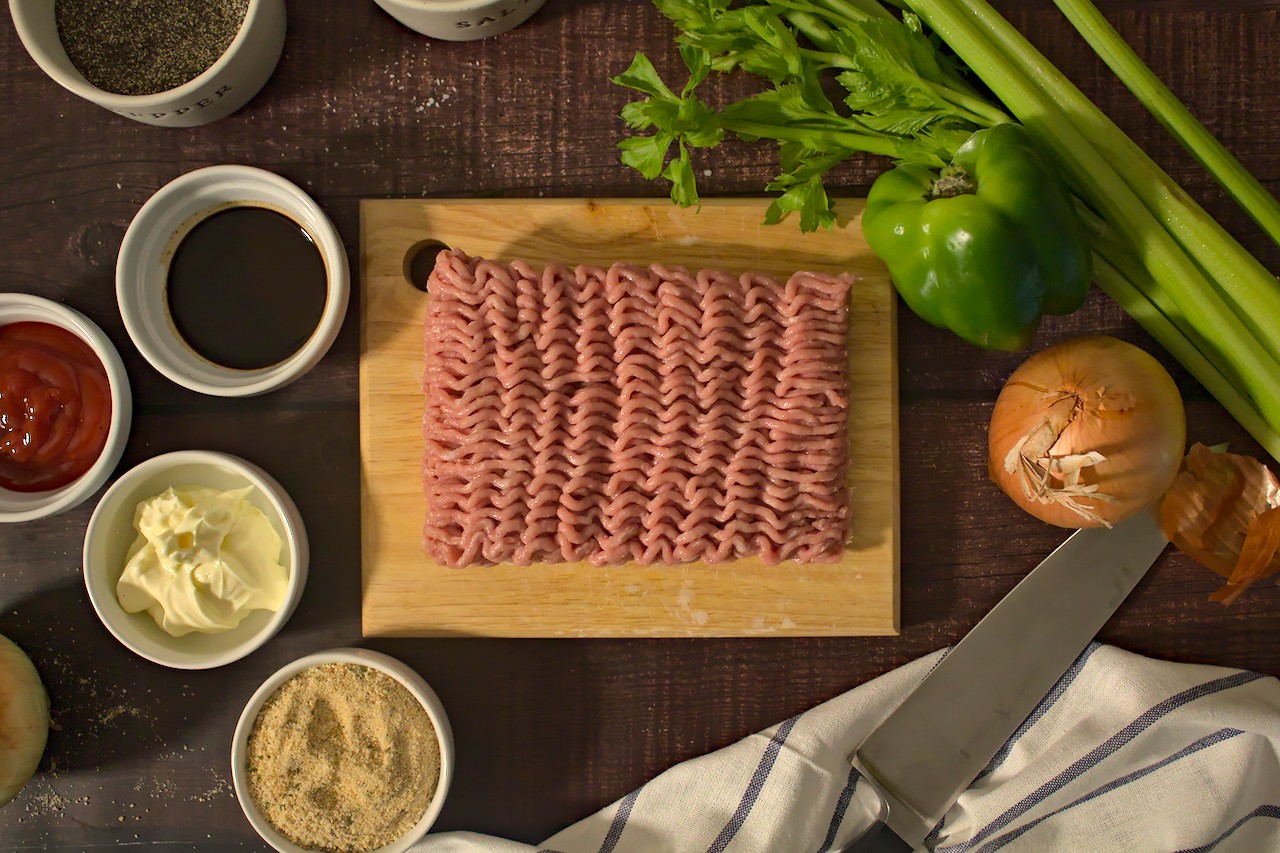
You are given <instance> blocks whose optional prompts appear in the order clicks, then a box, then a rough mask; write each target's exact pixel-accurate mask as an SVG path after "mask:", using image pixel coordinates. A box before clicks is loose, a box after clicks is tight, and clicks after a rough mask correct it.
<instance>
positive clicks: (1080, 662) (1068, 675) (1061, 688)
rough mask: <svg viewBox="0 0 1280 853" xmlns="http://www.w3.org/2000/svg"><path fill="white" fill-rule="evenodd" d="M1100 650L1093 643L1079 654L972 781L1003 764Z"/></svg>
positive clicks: (1099, 646) (1097, 645)
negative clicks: (1017, 744)
mask: <svg viewBox="0 0 1280 853" xmlns="http://www.w3.org/2000/svg"><path fill="white" fill-rule="evenodd" d="M1100 648H1102V644H1101V643H1097V642H1094V643H1090V644H1089V645H1088V646H1087V647H1086V648H1085V650H1084V651H1083V652H1081V653H1080V657H1078V658H1076V660H1075V663H1073V664H1071V668H1070V669H1068V670H1067V671H1066V672H1064V673H1063V674H1062V678H1059V679H1058V683H1057V684H1055V685H1053V689H1052V690H1050V691H1049V693H1048V695H1046V696H1045V697H1044V698H1043V699H1041V700H1040V704H1039V705H1037V706H1036V709H1035V710H1034V711H1032V712H1031V715H1030V716H1029V717H1027V718H1026V719H1025V720H1023V721H1022V723H1021V724H1020V725H1019V726H1018V728H1017V729H1015V730H1014V732H1013V734H1012V735H1011V736H1010V738H1009V740H1007V741H1005V744H1004V746H1002V747H1000V751H999V752H997V753H996V754H995V755H994V756H992V758H991V761H989V762H988V763H987V766H986V767H985V768H983V770H982V772H981V773H979V774H978V777H977V779H974V780H973V781H975V782H976V781H978V779H984V778H986V777H987V776H989V775H991V773H992V772H993V771H995V770H997V769H999V767H1000V765H1002V764H1004V762H1005V759H1007V758H1008V757H1009V753H1010V752H1012V751H1013V745H1014V744H1016V743H1017V742H1018V741H1019V740H1021V738H1022V736H1023V735H1025V734H1026V733H1027V732H1028V731H1030V730H1031V727H1032V726H1034V725H1035V724H1036V723H1037V722H1039V720H1040V718H1041V717H1043V716H1044V715H1045V714H1047V713H1048V712H1049V709H1050V708H1052V707H1053V706H1054V704H1055V703H1056V702H1057V701H1058V700H1059V699H1061V698H1062V694H1063V693H1066V692H1067V688H1068V687H1070V686H1071V682H1073V681H1075V680H1076V676H1077V675H1079V674H1080V671H1081V670H1083V669H1084V665H1085V664H1086V663H1088V662H1089V658H1090V657H1091V656H1092V655H1093V653H1094V652H1095V651H1097V650H1098V649H1100Z"/></svg>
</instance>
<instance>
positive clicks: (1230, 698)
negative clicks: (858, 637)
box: [414, 643, 1280, 853]
mask: <svg viewBox="0 0 1280 853" xmlns="http://www.w3.org/2000/svg"><path fill="white" fill-rule="evenodd" d="M945 654H946V651H945V650H944V651H939V652H935V653H934V654H932V655H929V656H928V657H925V658H921V659H920V660H917V661H915V662H913V663H910V664H908V665H906V666H904V667H902V668H900V669H897V670H894V671H893V672H890V673H886V674H885V675H883V676H881V677H880V678H877V679H875V680H874V681H870V682H868V683H866V684H863V685H862V686H860V687H856V688H854V689H853V690H850V691H849V692H848V693H845V694H843V695H841V696H838V697H836V698H835V699H832V700H830V701H829V702H825V703H823V704H822V705H819V706H817V707H816V708H813V709H812V710H809V711H806V712H805V713H803V714H800V715H799V716H796V717H792V718H791V719H789V720H786V721H784V722H782V723H780V724H778V725H776V726H773V727H772V728H769V729H766V730H765V731H763V732H760V733H759V734H755V735H752V736H750V737H748V738H746V739H745V740H742V741H739V742H738V743H735V744H733V745H731V746H728V747H725V748H724V749H721V750H718V751H716V752H713V753H710V754H708V755H704V756H701V757H699V758H695V759H692V760H690V761H686V762H684V763H682V764H678V765H676V766H675V767H672V768H671V769H669V770H667V771H666V772H664V773H662V774H661V775H659V776H658V777H657V778H655V779H653V780H652V781H650V782H648V783H647V784H645V785H644V786H642V787H641V788H640V789H639V790H637V791H633V792H632V793H630V794H628V795H627V796H625V797H623V798H622V799H621V800H619V801H618V802H616V803H614V804H613V805H611V806H608V807H607V808H605V809H603V810H601V811H600V812H597V813H596V814H594V815H592V816H591V817H588V818H586V819H585V820H582V821H580V822H579V823H576V824H574V825H573V826H571V827H569V828H568V829H565V830H563V831H561V832H559V833H557V834H556V835H554V836H552V837H551V838H549V839H547V840H546V841H545V842H543V843H542V844H541V845H540V846H539V847H531V846H528V845H525V844H520V843H516V842H511V841H504V840H501V839H495V838H489V837H486V836H480V835H475V834H472V833H457V832H455V833H441V834H438V835H432V836H428V837H427V839H425V843H423V844H422V845H421V846H418V847H415V848H414V849H415V850H425V851H431V853H531V851H535V850H537V851H557V853H661V851H672V852H673V853H691V851H699V853H700V851H708V853H732V851H741V853H772V851H778V853H834V851H839V850H840V849H841V847H842V846H843V845H845V844H848V843H849V842H850V841H851V840H852V839H854V838H855V837H856V836H857V835H858V834H859V833H860V832H861V831H862V830H863V829H864V828H865V827H867V826H869V825H870V823H871V820H872V815H873V813H874V802H875V801H874V798H873V797H872V796H870V795H869V792H868V790H867V786H866V785H862V784H859V782H860V780H859V776H858V774H857V772H856V771H854V770H852V769H851V768H850V765H849V762H848V756H849V754H850V753H851V752H852V751H853V749H854V748H855V747H856V746H857V745H858V744H859V743H860V742H861V740H862V739H863V738H864V737H865V736H866V735H867V734H868V733H869V732H870V731H871V730H872V729H873V728H874V727H875V726H876V725H877V724H878V723H879V722H880V721H881V720H882V719H883V718H884V717H885V716H887V715H888V713H889V712H890V711H891V710H893V708H894V707H895V706H896V705H897V703H898V702H900V701H901V700H902V698H903V697H904V696H906V695H907V693H909V692H910V691H911V690H912V689H913V688H914V687H915V686H916V684H918V683H919V682H920V680H921V679H922V678H924V676H925V674H926V673H927V672H928V671H929V670H930V669H931V668H932V667H933V666H934V665H936V664H937V662H938V661H939V660H941V659H942V657H943V656H944V655H945ZM920 849H926V850H937V851H942V853H970V851H972V853H988V851H993V850H1004V851H1030V850H1037V851H1063V853H1074V851H1080V853H1108V851H1117V852H1119V851H1123V853H1144V851H1152V852H1153V853H1155V851H1159V853H1171V851H1181V853H1191V851H1196V852H1197V853H1199V851H1209V850H1215V851H1219V853H1228V851H1247V853H1260V851H1280V682H1277V681H1276V679H1274V678H1269V677H1264V676H1261V675H1258V674H1257V673H1252V672H1242V671H1240V670H1232V669H1222V668H1218V667H1210V666H1193V665H1190V664H1174V663H1166V662H1162V661H1156V660H1151V659H1150V658H1144V657H1141V656H1139V655H1134V654H1130V653H1129V652H1125V651H1122V650H1120V649H1117V648H1114V647H1112V646H1104V645H1099V644H1097V643H1095V644H1093V645H1091V646H1090V647H1089V648H1088V649H1087V650H1086V651H1085V652H1084V653H1083V654H1082V655H1081V656H1080V658H1079V659H1078V660H1077V661H1076V662H1075V664H1073V665H1072V667H1071V669H1070V670H1068V671H1067V673H1066V674H1065V675H1064V676H1063V677H1062V679H1061V680H1060V681H1059V682H1058V684H1057V686H1055V687H1054V688H1053V690H1052V691H1051V692H1050V693H1049V695H1048V696H1047V697H1046V698H1045V700H1044V701H1043V702H1042V703H1041V704H1040V706H1039V707H1038V708H1036V710H1035V712H1034V713H1032V714H1031V716H1030V717H1029V718H1028V719H1027V721H1026V722H1024V723H1023V724H1022V725H1021V726H1020V727H1019V728H1018V730H1017V731H1016V732H1015V733H1014V735H1013V737H1012V738H1010V739H1009V742H1008V743H1007V744H1006V745H1005V746H1004V748H1003V749H1002V750H1001V751H1000V752H999V754H997V755H996V756H995V758H994V759H992V761H991V763H990V765H989V766H988V767H987V768H986V770H984V771H983V772H982V775H981V776H979V777H978V779H977V780H976V781H975V782H974V783H973V785H972V786H971V787H970V788H969V790H968V791H966V792H965V793H964V794H963V795H962V796H961V797H960V800H959V801H958V802H957V803H956V804H955V806H954V807H953V808H952V809H951V811H950V812H948V813H947V815H946V817H945V819H944V820H943V821H942V822H941V823H940V824H939V825H938V826H937V827H936V828H935V830H934V832H933V834H932V835H930V837H929V838H928V839H927V840H926V841H925V844H924V846H923V847H922V848H920Z"/></svg>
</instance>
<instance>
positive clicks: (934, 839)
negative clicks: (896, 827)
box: [922, 815, 947, 850]
mask: <svg viewBox="0 0 1280 853" xmlns="http://www.w3.org/2000/svg"><path fill="white" fill-rule="evenodd" d="M946 823H947V816H946V815H943V816H942V820H940V821H938V822H937V823H935V824H934V825H933V829H931V830H929V834H928V835H926V836H925V837H924V841H923V842H922V843H923V844H924V846H925V847H927V848H929V849H930V850H932V849H933V848H934V846H935V845H936V844H937V843H938V839H939V838H940V837H941V836H942V827H943V826H945V825H946Z"/></svg>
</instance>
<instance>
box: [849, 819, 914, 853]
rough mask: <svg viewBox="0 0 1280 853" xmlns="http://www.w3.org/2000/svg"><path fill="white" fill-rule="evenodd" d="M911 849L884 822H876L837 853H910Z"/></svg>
mask: <svg viewBox="0 0 1280 853" xmlns="http://www.w3.org/2000/svg"><path fill="white" fill-rule="evenodd" d="M913 849H915V848H913V847H912V846H911V845H910V844H908V843H907V842H905V841H903V840H902V839H901V838H899V837H898V836H897V834H896V833H895V832H894V831H893V830H892V829H890V828H889V827H888V825H886V824H885V822H884V821H876V822H875V823H873V824H871V826H870V827H869V828H868V829H867V831H866V832H864V833H862V835H860V836H858V837H857V838H855V839H854V840H853V841H852V843H850V844H849V846H847V847H845V848H843V849H842V850H840V851H839V853H911V851H912V850H913Z"/></svg>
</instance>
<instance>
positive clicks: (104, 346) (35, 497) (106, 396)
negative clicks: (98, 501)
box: [0, 293, 133, 522]
mask: <svg viewBox="0 0 1280 853" xmlns="http://www.w3.org/2000/svg"><path fill="white" fill-rule="evenodd" d="M132 402H133V400H132V396H131V394H130V392H129V380H128V376H127V375H126V373H125V370H124V364H123V363H121V361H120V355H119V353H117V352H116V348H115V347H114V346H113V345H112V343H111V340H110V339H109V338H108V337H107V336H106V335H105V334H103V333H102V330H101V329H99V328H98V327H97V325H95V324H94V323H93V321H91V320H89V319H88V318H86V317H85V316H84V315H83V314H80V313H79V312H78V311H75V310H72V309H71V308H68V307H66V306H65V305H59V304H58V303H56V302H52V301H50V300H48V299H42V298H40V297H38V296H28V295H26V294H21V293H0V522H16V521H30V520H32V519H36V518H45V517H47V516H51V515H57V514H58V513H60V512H64V511H66V510H68V509H71V508H72V507H74V506H76V505H77V504H80V503H81V502H83V501H84V500H85V499H86V498H88V497H89V496H90V495H92V494H93V493H94V492H96V491H97V490H98V489H99V488H101V487H102V485H103V484H104V483H105V482H106V481H107V478H108V477H109V476H111V472H112V471H113V470H115V467H116V463H118V462H119V461H120V454H121V453H122V452H123V451H124V445H125V441H126V439H127V438H128V435H129V424H130V417H131V415H132Z"/></svg>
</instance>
